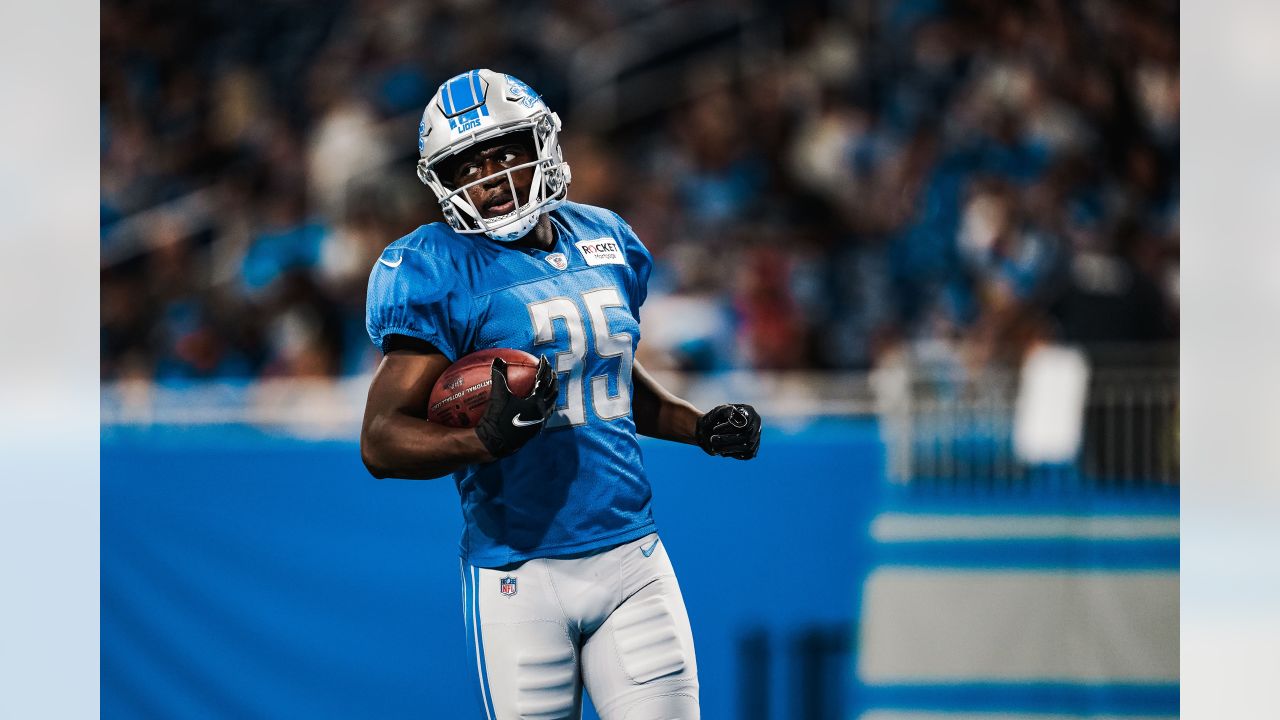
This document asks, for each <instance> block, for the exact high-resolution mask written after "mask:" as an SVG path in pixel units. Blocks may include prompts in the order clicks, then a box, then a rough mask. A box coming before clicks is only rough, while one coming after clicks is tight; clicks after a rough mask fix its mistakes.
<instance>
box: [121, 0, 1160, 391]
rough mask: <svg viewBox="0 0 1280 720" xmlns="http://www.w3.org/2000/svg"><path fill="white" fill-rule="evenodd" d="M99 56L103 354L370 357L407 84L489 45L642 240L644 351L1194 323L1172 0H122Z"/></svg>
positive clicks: (814, 345) (402, 173)
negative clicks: (647, 283) (183, 0)
mask: <svg viewBox="0 0 1280 720" xmlns="http://www.w3.org/2000/svg"><path fill="white" fill-rule="evenodd" d="M102 67H103V72H102V101H101V103H102V104H101V121H102V123H101V124H102V131H101V157H100V160H101V168H102V170H101V173H102V200H101V218H102V247H103V268H102V374H103V377H104V378H106V379H113V378H124V377H139V376H150V377H153V378H159V379H165V380H184V379H199V378H210V377H224V378H225V377H257V376H262V375H335V374H353V373H360V372H367V371H369V370H370V369H372V367H373V366H374V365H375V364H376V362H377V357H376V353H375V352H374V351H373V349H372V347H371V345H370V344H369V343H368V342H367V339H366V338H365V337H364V331H363V325H364V323H363V302H364V290H365V288H364V284H365V280H366V278H367V276H368V271H369V268H370V266H371V265H372V263H373V262H374V260H375V258H376V256H377V254H378V252H379V251H380V249H381V248H382V247H383V246H385V245H386V244H387V243H389V242H391V241H393V240H395V239H396V238H397V237H400V236H401V235H403V234H405V233H406V232H408V231H410V230H412V229H413V228H414V227H416V226H417V225H419V224H423V223H427V222H432V221H434V220H437V219H439V210H438V208H437V207H436V205H435V202H434V199H433V198H432V197H431V195H430V194H429V193H428V192H427V191H426V190H425V188H422V187H421V186H420V185H417V183H416V180H415V178H414V177H413V163H414V161H415V159H416V155H415V152H416V146H415V142H414V132H415V128H416V125H417V120H418V115H419V113H420V112H421V107H422V105H423V104H424V103H425V102H426V101H427V100H428V99H429V97H430V96H431V94H432V92H433V91H434V89H435V87H436V86H437V85H438V84H439V83H440V82H441V81H443V80H444V79H447V78H448V77H450V76H452V75H453V74H456V73H458V72H461V71H464V70H466V69H469V68H471V67H490V68H493V69H498V70H504V71H507V72H511V73H513V74H515V75H517V76H519V77H521V78H522V79H524V80H526V81H527V82H529V83H530V84H531V85H533V86H534V87H535V88H537V89H538V90H539V92H540V93H541V94H542V95H543V96H544V97H545V98H546V99H547V100H548V102H549V103H550V104H551V105H552V107H553V108H554V109H556V110H557V111H558V112H559V113H560V115H561V117H562V118H563V119H564V123H565V132H564V134H563V136H562V137H563V139H564V142H565V146H566V157H567V159H568V160H569V161H570V163H571V164H572V165H573V167H574V176H575V182H574V187H573V189H572V191H571V198H572V199H575V200H578V201H581V202H589V203H593V204H601V205H605V206H608V207H610V208H611V209H614V210H616V211H618V212H619V213H620V214H621V215H622V216H623V217H624V218H626V219H627V220H628V221H629V222H630V223H631V225H632V226H633V227H634V228H635V229H636V231H637V232H638V233H639V235H640V237H641V238H642V239H643V240H644V242H645V243H646V244H647V245H648V246H649V248H650V250H651V251H652V252H653V254H654V258H655V266H654V273H653V277H652V279H651V287H650V295H649V300H648V303H647V304H646V306H645V308H644V311H643V313H642V315H643V319H644V326H645V330H644V337H645V342H644V343H642V344H641V353H642V358H644V359H645V360H646V361H647V362H649V363H651V364H653V365H654V366H655V367H668V368H679V369H689V370H702V371H714V370H720V369H727V368H733V367H758V368H850V367H852V368H858V367H867V366H870V365H872V364H874V363H876V361H877V358H878V356H879V355H880V354H881V353H883V352H897V351H898V350H899V349H900V347H901V344H902V343H904V342H905V343H910V344H912V345H915V346H916V347H917V348H919V349H920V350H921V352H922V354H924V355H928V356H930V357H934V358H936V359H937V361H938V362H943V363H954V362H965V363H969V364H978V365H981V364H983V363H987V362H993V361H997V360H1001V359H1016V358H1017V357H1018V356H1019V354H1020V353H1021V352H1022V351H1023V350H1024V349H1025V347H1027V345H1028V343H1030V342H1032V341H1033V340H1034V339H1035V338H1042V337H1047V338H1054V337H1056V338H1058V339H1061V340H1065V341H1072V342H1081V343H1087V344H1110V343H1131V342H1147V343H1151V342H1167V341H1170V340H1175V339H1176V338H1177V333H1178V254H1179V253H1178V243H1179V237H1180V233H1179V227H1178V206H1179V191H1178V170H1177V168H1178V122H1179V120H1178V118H1179V69H1178V7H1177V5H1176V4H1175V3H1172V2H1169V1H1168V0H1159V1H1157V0H1139V1H1137V2H1132V3H1107V2H1101V1H1097V0H1088V1H1086V2H1068V1H1067V0H1037V1H1036V2H1033V3H1004V2H999V1H998V0H956V1H954V2H948V3H942V2H936V1H933V0H897V1H890V2H884V3H876V4H873V3H835V4H831V3H813V2H795V3H786V4H776V5H768V4H763V5H762V4H751V3H740V4H733V5H724V4H717V3H711V2H706V1H704V0H687V1H686V2H678V3H669V4H657V5H655V4H652V3H643V2H624V3H606V2H603V0H588V1H586V2H554V3H549V4H510V3H502V2H497V1H490V2H481V3H458V2H443V3H420V2H416V0H361V1H356V0H352V1H350V2H345V1H332V2H322V3H293V2H286V3H270V4H265V5H255V6H253V7H251V8H250V7H246V6H243V5H242V4H237V3H230V2H227V1H226V0H199V1H198V2H196V3H194V4H186V5H181V6H179V5H174V4H172V3H166V2H162V1H161V0H109V1H108V2H107V3H106V4H104V5H103V7H102ZM601 87H603V88H605V89H606V90H607V89H609V88H612V91H613V95H612V96H611V97H614V98H615V100H616V102H617V103H619V104H621V105H623V106H624V108H623V109H624V110H625V112H619V111H618V108H613V109H611V110H609V112H608V113H603V111H601V110H600V109H599V108H600V107H603V106H598V105H592V104H591V103H590V102H588V100H590V99H591V98H593V97H596V96H595V95H592V93H593V92H596V91H597V90H599V89H600V88H601ZM606 95H607V93H606ZM587 128H590V130H588V129H587Z"/></svg>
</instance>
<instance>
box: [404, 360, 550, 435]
mask: <svg viewBox="0 0 1280 720" xmlns="http://www.w3.org/2000/svg"><path fill="white" fill-rule="evenodd" d="M494 358H502V359H503V360H505V361H506V363H507V387H509V388H511V392H512V394H514V395H518V396H520V397H524V396H526V395H528V394H529V393H530V392H533V383H534V381H535V380H536V379H537V375H538V359H537V358H535V357H534V356H532V355H530V354H529V353H527V352H524V351H523V350H512V349H510V348H493V349H491V350H478V351H476V352H473V353H471V354H470V355H465V356H463V357H461V358H458V361H457V362H455V363H454V364H452V365H450V366H449V368H448V369H447V370H445V371H444V373H443V374H442V375H441V376H440V377H439V378H438V379H437V380H436V384H435V386H434V387H432V388H431V397H430V399H429V400H428V401H427V419H428V420H430V421H431V422H438V423H440V424H441V425H447V426H449V427H475V425H476V423H478V422H480V418H481V417H482V416H483V415H484V411H485V408H487V407H488V406H489V384H490V381H491V377H490V375H489V372H490V368H491V367H492V366H493V359H494Z"/></svg>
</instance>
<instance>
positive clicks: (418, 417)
mask: <svg viewBox="0 0 1280 720" xmlns="http://www.w3.org/2000/svg"><path fill="white" fill-rule="evenodd" d="M424 345H425V343H424ZM449 364H450V363H449V358H447V357H445V356H444V354H442V353H440V352H438V351H432V350H429V349H427V348H424V347H417V348H413V349H408V348H400V349H393V350H390V351H388V352H387V354H386V355H384V356H383V358H382V363H381V364H380V365H379V366H378V370H377V372H375V373H374V376H373V382H372V383H370V385H369V397H368V399H367V400H366V401H365V406H364V423H363V425H362V426H361V428H360V457H361V459H362V460H364V466H365V467H366V468H368V470H369V473H370V474H372V475H373V476H374V477H377V478H387V477H397V478H408V479H415V480H429V479H431V478H438V477H441V476H443V475H448V474H449V473H452V472H453V471H454V470H457V469H459V468H461V467H463V466H466V465H471V464H474V463H482V462H490V461H492V460H494V459H495V458H494V456H492V455H490V454H489V451H488V449H486V448H485V445H484V443H483V442H481V441H480V436H479V435H478V434H477V433H476V430H475V428H451V427H446V426H444V425H441V424H439V423H433V422H428V421H427V417H426V414H427V401H428V398H429V397H430V395H431V388H432V386H434V385H435V382H436V380H437V379H438V378H439V377H440V375H442V374H443V373H444V371H445V370H446V369H447V368H448V367H449Z"/></svg>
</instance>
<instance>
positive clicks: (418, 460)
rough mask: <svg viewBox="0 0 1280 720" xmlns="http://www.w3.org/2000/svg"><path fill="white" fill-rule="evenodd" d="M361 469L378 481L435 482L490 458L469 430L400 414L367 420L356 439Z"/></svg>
mask: <svg viewBox="0 0 1280 720" xmlns="http://www.w3.org/2000/svg"><path fill="white" fill-rule="evenodd" d="M360 455H361V457H362V458H363V459H364V464H365V467H366V468H368V469H369V472H370V473H371V474H372V475H373V476H374V477H378V478H387V477H396V478H407V479H414V480H429V479H431V478H438V477H441V476H444V475H448V474H449V473H451V472H453V471H454V470H457V469H458V468H461V467H463V466H466V465H472V464H475V463H481V462H489V461H491V460H493V457H492V456H491V455H490V454H489V452H488V451H487V450H486V449H485V447H484V445H483V444H482V443H481V442H480V438H479V436H477V435H476V432H475V430H474V429H472V428H450V427H445V426H444V425H441V424H439V423H433V422H428V421H426V420H422V419H420V418H416V417H412V416H409V415H405V414H403V413H389V414H386V415H379V416H376V417H373V418H370V420H369V422H368V423H366V426H365V428H364V431H363V432H362V433H361V436H360Z"/></svg>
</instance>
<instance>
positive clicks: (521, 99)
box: [418, 70, 571, 242]
mask: <svg viewBox="0 0 1280 720" xmlns="http://www.w3.org/2000/svg"><path fill="white" fill-rule="evenodd" d="M559 131H560V117H559V116H558V115H556V114H555V113H553V112H551V110H550V109H548V108H547V105H546V103H544V102H543V101H542V98H541V97H539V96H538V94H537V93H536V92H534V91H533V89H532V88H530V87H529V86H528V85H526V84H524V83H523V82H521V81H520V80H518V79H516V78H514V77H512V76H510V75H505V74H503V73H496V72H493V71H492V70H472V71H470V72H466V73H463V74H461V75H458V76H456V77H454V78H452V79H450V80H448V81H447V82H445V83H444V84H443V85H441V86H440V89H439V90H437V91H436V94H435V97H433V98H431V102H429V103H428V104H427V108H426V110H424V111H423V113H422V122H420V123H419V124H418V155H419V159H418V178H419V179H420V180H422V182H423V183H425V184H426V185H427V187H429V188H431V191H432V192H433V193H435V196H436V199H437V200H439V201H440V208H441V210H443V212H444V218H445V221H446V222H448V223H449V227H451V228H453V229H454V230H455V231H456V232H459V233H484V234H485V235H488V236H489V237H491V238H493V239H494V240H499V241H501V242H512V241H514V240H518V239H520V238H522V237H524V236H525V235H526V234H527V233H528V232H529V231H530V230H532V229H533V227H534V226H535V225H537V223H538V217H539V216H540V215H541V214H542V213H544V212H549V211H551V210H554V209H555V208H556V207H557V206H558V205H560V203H562V202H564V200H565V197H566V195H567V194H568V191H569V182H570V179H571V178H570V172H569V165H568V163H566V162H565V161H564V157H563V154H562V153H561V151H560V142H559ZM489 169H492V170H493V172H486V170H489Z"/></svg>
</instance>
